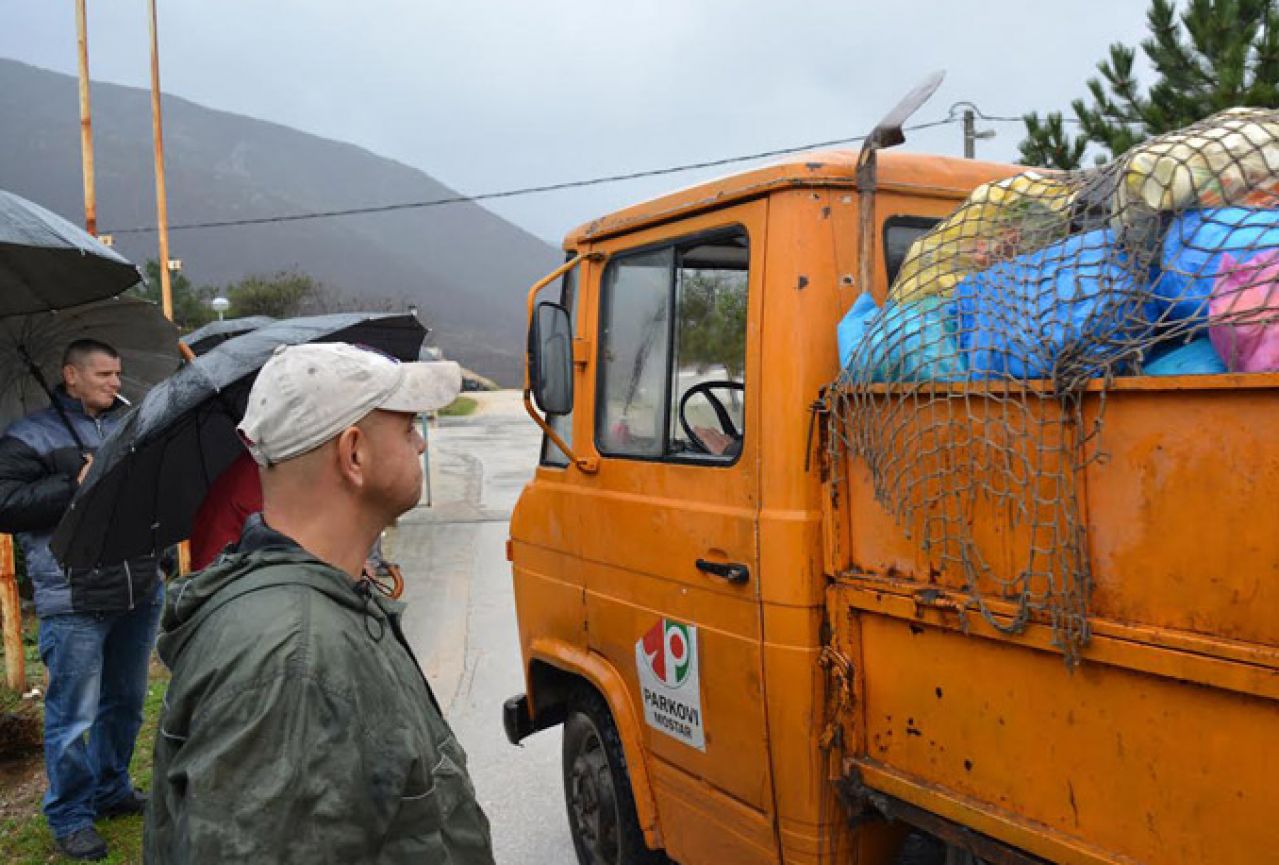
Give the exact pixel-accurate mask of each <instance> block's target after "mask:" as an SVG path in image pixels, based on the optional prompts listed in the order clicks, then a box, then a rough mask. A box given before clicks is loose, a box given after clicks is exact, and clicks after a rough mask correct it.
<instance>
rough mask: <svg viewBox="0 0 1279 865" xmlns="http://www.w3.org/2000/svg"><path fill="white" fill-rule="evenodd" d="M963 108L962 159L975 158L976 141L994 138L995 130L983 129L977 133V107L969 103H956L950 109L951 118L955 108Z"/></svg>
mask: <svg viewBox="0 0 1279 865" xmlns="http://www.w3.org/2000/svg"><path fill="white" fill-rule="evenodd" d="M961 105H962V106H964V158H965V159H976V158H977V140H978V139H981V140H983V141H984V140H987V139H990V138H994V137H995V130H993V129H983V130H982V131H981V132H978V131H977V106H975V105H973V104H972V103H971V102H956V103H955V104H954V105H952V106H951V107H950V111H951V117H952V118H953V117H954V112H955V109H956V108H959V107H960V106H961Z"/></svg>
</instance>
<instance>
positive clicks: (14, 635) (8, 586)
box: [0, 535, 27, 693]
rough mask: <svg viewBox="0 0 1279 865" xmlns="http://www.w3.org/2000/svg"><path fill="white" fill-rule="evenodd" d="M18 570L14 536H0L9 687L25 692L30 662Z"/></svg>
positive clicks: (0, 600) (0, 611) (0, 608)
mask: <svg viewBox="0 0 1279 865" xmlns="http://www.w3.org/2000/svg"><path fill="white" fill-rule="evenodd" d="M16 570H17V569H16V568H15V567H14V557H13V536H12V535H0V621H2V622H3V625H4V673H5V684H6V685H8V686H9V688H11V689H12V690H14V691H17V692H18V693H22V692H23V691H25V690H26V689H27V659H26V655H25V653H24V650H23V646H22V607H21V601H20V600H19V599H18V575H17V573H16Z"/></svg>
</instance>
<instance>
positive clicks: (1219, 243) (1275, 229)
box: [1151, 207, 1279, 324]
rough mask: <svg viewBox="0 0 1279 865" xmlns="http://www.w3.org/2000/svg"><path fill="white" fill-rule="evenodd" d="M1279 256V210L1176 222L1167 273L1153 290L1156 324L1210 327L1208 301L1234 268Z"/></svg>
mask: <svg viewBox="0 0 1279 865" xmlns="http://www.w3.org/2000/svg"><path fill="white" fill-rule="evenodd" d="M1273 250H1279V210H1254V209H1251V208H1246V207H1225V208H1219V209H1214V210H1191V211H1189V212H1187V213H1184V214H1182V215H1181V216H1178V217H1175V218H1173V220H1172V222H1171V223H1170V224H1169V226H1168V232H1167V234H1166V235H1165V236H1164V241H1163V254H1162V256H1161V263H1160V270H1161V273H1160V274H1159V277H1158V279H1157V280H1155V282H1154V284H1153V285H1152V286H1151V294H1152V296H1153V297H1152V301H1153V302H1152V310H1151V314H1152V317H1153V318H1154V320H1156V321H1158V322H1160V323H1161V324H1169V323H1175V322H1182V321H1188V320H1193V321H1205V322H1206V321H1207V317H1208V298H1209V296H1210V295H1211V294H1212V291H1213V286H1214V285H1215V284H1216V282H1217V280H1218V278H1219V277H1221V276H1223V275H1224V274H1225V273H1226V269H1225V268H1224V267H1223V259H1224V257H1225V256H1226V254H1227V253H1229V255H1230V258H1231V265H1232V266H1234V267H1237V266H1238V264H1239V263H1242V262H1245V261H1248V260H1249V259H1251V258H1252V257H1253V256H1255V255H1258V254H1260V253H1263V252H1268V251H1273Z"/></svg>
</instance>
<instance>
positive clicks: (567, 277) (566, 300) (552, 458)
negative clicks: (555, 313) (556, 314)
mask: <svg viewBox="0 0 1279 865" xmlns="http://www.w3.org/2000/svg"><path fill="white" fill-rule="evenodd" d="M578 270H579V268H576V267H575V268H573V269H572V270H570V271H569V272H568V273H566V274H564V278H563V279H562V280H561V282H560V306H562V307H564V308H565V309H567V310H568V320H569V322H570V323H571V324H572V326H573V335H574V336H576V335H577V272H578ZM546 422H547V423H548V424H550V425H551V429H553V430H555V432H556V433H558V434H559V436H560V437H561V438H563V439H564V443H565V444H567V445H568V446H569V447H572V446H573V413H572V412H569V413H568V414H557V415H550V416H549V417H547V419H546ZM541 462H542V465H544V466H557V467H559V468H565V467H567V466H568V455H567V454H565V453H564V451H562V450H560V449H559V446H558V445H557V444H555V442H553V441H551V439H550V436H542V460H541Z"/></svg>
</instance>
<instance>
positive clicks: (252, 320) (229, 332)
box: [182, 315, 275, 355]
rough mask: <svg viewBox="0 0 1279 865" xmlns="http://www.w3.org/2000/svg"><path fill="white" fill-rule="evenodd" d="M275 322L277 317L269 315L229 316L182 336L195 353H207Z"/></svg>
mask: <svg viewBox="0 0 1279 865" xmlns="http://www.w3.org/2000/svg"><path fill="white" fill-rule="evenodd" d="M274 323H275V319H273V318H271V316H269V315H246V316H244V317H243V318H228V319H226V320H225V321H214V322H210V323H209V324H206V325H205V326H204V327H201V328H197V329H196V330H193V331H191V332H190V333H188V334H187V335H186V336H184V337H182V341H183V342H184V343H186V344H187V348H189V349H191V351H192V352H194V353H195V354H197V355H199V354H205V353H206V352H208V351H209V349H211V348H213V347H214V346H217V345H221V344H222V343H224V342H226V341H227V340H228V339H233V338H234V337H237V336H239V335H240V334H242V333H248V332H249V331H251V330H257V329H258V328H259V327H266V326H267V325H268V324H274Z"/></svg>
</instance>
